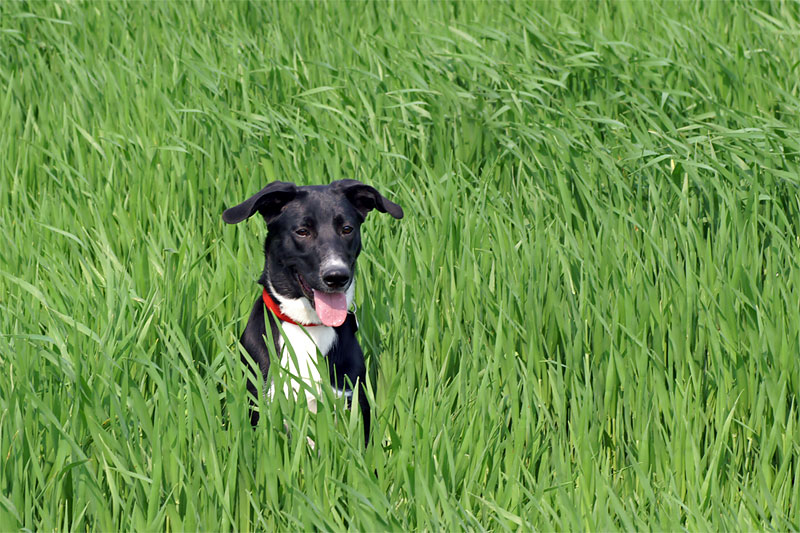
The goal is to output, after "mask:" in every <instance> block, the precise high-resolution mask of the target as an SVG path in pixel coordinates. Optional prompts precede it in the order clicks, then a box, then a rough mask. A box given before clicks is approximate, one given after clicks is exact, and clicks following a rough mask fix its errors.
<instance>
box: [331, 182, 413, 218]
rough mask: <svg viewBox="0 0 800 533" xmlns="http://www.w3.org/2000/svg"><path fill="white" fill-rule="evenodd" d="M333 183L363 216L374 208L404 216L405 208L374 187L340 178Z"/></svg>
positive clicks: (393, 214) (395, 215) (395, 216)
mask: <svg viewBox="0 0 800 533" xmlns="http://www.w3.org/2000/svg"><path fill="white" fill-rule="evenodd" d="M331 185H333V186H334V187H336V188H337V189H338V190H340V191H341V192H342V194H344V196H345V198H347V199H348V200H349V201H350V203H351V204H353V207H355V208H356V210H357V211H358V212H359V213H361V216H363V217H366V216H367V213H369V212H370V211H372V210H373V209H377V210H378V211H380V212H381V213H389V214H390V215H392V216H393V217H394V218H398V219H399V218H403V208H402V207H400V206H399V205H397V204H396V203H394V202H391V201H389V200H387V199H386V198H384V197H383V195H382V194H381V193H379V192H378V191H377V190H376V189H375V188H374V187H370V186H369V185H364V184H363V183H361V182H360V181H357V180H339V181H334V182H333V183H332V184H331Z"/></svg>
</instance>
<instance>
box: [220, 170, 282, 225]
mask: <svg viewBox="0 0 800 533" xmlns="http://www.w3.org/2000/svg"><path fill="white" fill-rule="evenodd" d="M295 196H297V186H296V185H295V184H294V183H288V182H285V181H273V182H272V183H270V184H269V185H267V186H266V187H264V188H263V189H261V190H260V191H258V192H257V193H255V194H254V195H253V196H251V197H250V198H248V199H247V200H245V201H244V202H242V203H240V204H239V205H237V206H234V207H231V208H229V209H226V210H225V212H224V213H222V220H224V221H225V222H227V223H228V224H238V223H239V222H241V221H242V220H245V219H247V218H250V217H251V216H253V215H255V214H256V212H259V213H261V215H262V216H263V217H264V220H266V221H267V224H269V223H270V221H271V220H272V219H273V218H275V217H276V216H278V215H279V214H280V212H281V209H283V206H285V205H286V204H287V203H289V202H290V201H292V200H293V199H294V197H295Z"/></svg>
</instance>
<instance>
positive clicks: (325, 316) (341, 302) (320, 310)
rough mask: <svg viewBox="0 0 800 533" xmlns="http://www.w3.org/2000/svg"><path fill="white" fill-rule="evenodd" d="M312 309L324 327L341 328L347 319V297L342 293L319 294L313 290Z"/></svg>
mask: <svg viewBox="0 0 800 533" xmlns="http://www.w3.org/2000/svg"><path fill="white" fill-rule="evenodd" d="M314 309H316V310H317V316H319V319H320V320H322V323H323V324H325V325H326V326H341V325H342V324H344V321H345V319H346V318H347V297H346V296H345V295H344V293H343V292H334V293H333V294H329V293H327V292H319V291H318V290H314Z"/></svg>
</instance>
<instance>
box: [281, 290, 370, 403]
mask: <svg viewBox="0 0 800 533" xmlns="http://www.w3.org/2000/svg"><path fill="white" fill-rule="evenodd" d="M270 290H271V291H272V294H274V295H275V298H276V300H278V305H280V308H281V311H283V312H284V313H285V314H286V315H287V316H289V317H291V318H292V319H293V320H295V321H297V322H305V323H310V324H315V323H319V322H320V319H319V317H318V316H317V313H316V311H314V308H313V307H312V306H311V302H310V301H309V300H308V298H285V297H283V296H280V295H279V294H277V293H276V292H275V290H274V289H273V287H272V286H270ZM346 296H347V306H348V307H350V305H351V304H352V303H353V297H354V296H355V283H351V284H350V286H349V287H348V288H347V291H346ZM281 327H282V328H283V336H282V337H281V339H280V343H279V344H280V347H281V367H282V368H285V369H287V370H288V371H289V372H290V373H291V374H292V375H293V376H297V377H299V378H300V380H301V381H302V382H305V384H306V385H307V386H308V389H310V390H308V389H306V390H305V391H304V392H305V395H306V398H307V400H308V405H309V408H310V409H311V411H312V412H316V410H317V408H316V406H317V402H316V397H315V393H316V394H319V391H320V389H319V386H320V384H321V383H322V380H321V377H320V373H319V369H318V368H317V351H318V350H319V353H321V354H322V355H323V356H326V355H327V354H328V352H330V350H331V348H333V344H334V343H335V342H336V331H334V329H333V328H332V327H329V326H304V327H300V326H296V325H294V324H290V323H288V322H281ZM287 344H290V345H291V346H292V350H293V351H294V358H292V356H291V354H290V353H289V350H288V348H287V346H286V345H287ZM295 359H296V360H297V365H296V366H295ZM326 367H327V365H325V366H323V368H326ZM287 381H288V382H287V384H286V386H285V387H284V391H283V392H284V394H286V395H288V394H289V391H290V390H291V391H292V394H293V395H294V396H296V395H297V393H298V391H299V390H300V382H298V381H297V380H296V379H294V378H290V379H289V380H287ZM274 393H275V386H274V385H270V387H269V391H268V392H267V397H268V398H272V397H273V395H274ZM334 393H336V394H337V396H339V397H341V395H342V394H344V395H345V396H346V397H347V398H350V397H352V395H353V392H352V391H344V393H342V391H341V390H339V389H336V388H334Z"/></svg>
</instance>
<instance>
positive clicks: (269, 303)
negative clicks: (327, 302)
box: [262, 287, 322, 327]
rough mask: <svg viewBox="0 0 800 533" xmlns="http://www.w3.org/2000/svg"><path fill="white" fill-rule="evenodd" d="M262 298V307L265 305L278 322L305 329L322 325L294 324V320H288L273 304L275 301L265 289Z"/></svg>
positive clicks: (276, 305)
mask: <svg viewBox="0 0 800 533" xmlns="http://www.w3.org/2000/svg"><path fill="white" fill-rule="evenodd" d="M262 298H263V299H264V305H266V306H267V308H268V309H269V310H270V311H272V314H273V315H275V316H276V317H278V320H282V321H284V322H288V323H289V324H294V325H295V326H306V327H309V326H321V325H322V324H303V323H301V322H296V321H295V320H293V319H291V318H289V317H288V316H287V315H286V314H285V313H284V312H283V311H281V308H280V307H279V306H278V304H276V303H275V301H274V300H273V299H272V297H271V296H270V295H269V293H268V292H267V289H266V287H265V288H264V292H263V293H262Z"/></svg>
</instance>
